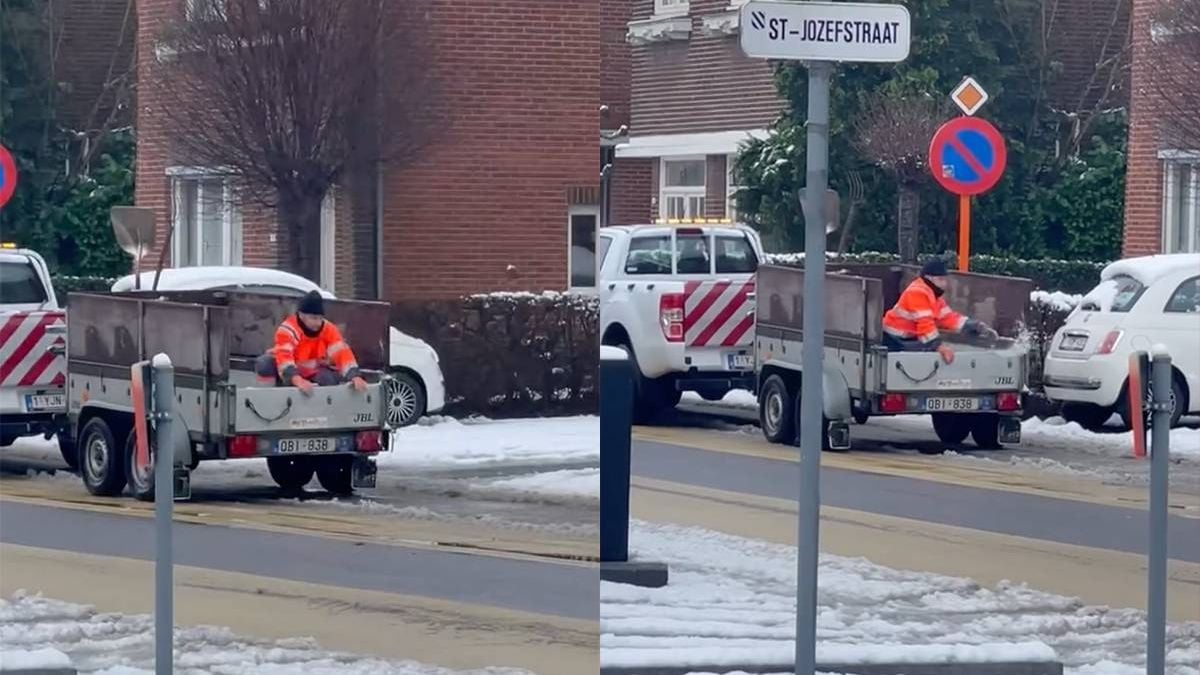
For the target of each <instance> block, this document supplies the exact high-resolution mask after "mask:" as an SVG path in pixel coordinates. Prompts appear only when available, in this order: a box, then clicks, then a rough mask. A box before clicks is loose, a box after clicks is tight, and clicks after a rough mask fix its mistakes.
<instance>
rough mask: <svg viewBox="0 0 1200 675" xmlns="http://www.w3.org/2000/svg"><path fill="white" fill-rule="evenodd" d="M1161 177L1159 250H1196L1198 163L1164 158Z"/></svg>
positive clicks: (1199, 245)
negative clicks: (1161, 204)
mask: <svg viewBox="0 0 1200 675" xmlns="http://www.w3.org/2000/svg"><path fill="white" fill-rule="evenodd" d="M1163 179H1164V186H1163V218H1162V223H1163V237H1162V242H1163V243H1162V249H1163V252H1164V253H1196V252H1200V163H1197V162H1186V161H1168V162H1166V163H1165V164H1164V171H1163Z"/></svg>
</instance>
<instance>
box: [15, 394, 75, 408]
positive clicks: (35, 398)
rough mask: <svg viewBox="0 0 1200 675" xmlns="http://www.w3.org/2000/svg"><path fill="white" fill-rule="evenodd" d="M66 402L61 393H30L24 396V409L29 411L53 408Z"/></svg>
mask: <svg viewBox="0 0 1200 675" xmlns="http://www.w3.org/2000/svg"><path fill="white" fill-rule="evenodd" d="M66 404H67V397H66V396H65V395H63V394H31V395H29V396H26V397H25V409H26V410H29V411H34V410H55V409H57V408H62V407H64V406H65V405H66Z"/></svg>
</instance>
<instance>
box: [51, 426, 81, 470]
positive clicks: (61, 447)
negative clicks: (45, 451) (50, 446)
mask: <svg viewBox="0 0 1200 675" xmlns="http://www.w3.org/2000/svg"><path fill="white" fill-rule="evenodd" d="M56 437H57V438H58V452H59V453H60V454H61V455H62V458H63V461H64V462H66V464H67V468H68V469H70V470H72V471H78V470H79V446H77V445H75V439H74V438H73V437H72V436H71V432H70V431H69V430H67V429H62V430H60V431H59V432H58V433H57V434H56Z"/></svg>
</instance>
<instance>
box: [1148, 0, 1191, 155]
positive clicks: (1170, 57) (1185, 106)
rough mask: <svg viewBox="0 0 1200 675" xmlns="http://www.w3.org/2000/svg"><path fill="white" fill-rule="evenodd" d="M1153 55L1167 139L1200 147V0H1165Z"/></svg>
mask: <svg viewBox="0 0 1200 675" xmlns="http://www.w3.org/2000/svg"><path fill="white" fill-rule="evenodd" d="M1162 3H1163V4H1162V6H1161V8H1160V10H1159V12H1158V13H1157V15H1156V16H1155V20H1154V28H1153V30H1152V33H1151V34H1152V35H1153V38H1154V39H1153V41H1152V43H1151V47H1150V54H1149V58H1150V60H1151V63H1153V64H1154V67H1153V69H1152V73H1151V76H1150V81H1151V86H1152V91H1153V94H1154V97H1155V98H1156V99H1157V102H1158V104H1159V107H1158V114H1159V118H1160V120H1161V122H1162V128H1161V129H1162V134H1163V136H1164V139H1163V140H1164V141H1167V142H1169V143H1172V144H1174V145H1176V146H1178V147H1179V148H1183V149H1189V150H1190V149H1197V148H1200V0H1162Z"/></svg>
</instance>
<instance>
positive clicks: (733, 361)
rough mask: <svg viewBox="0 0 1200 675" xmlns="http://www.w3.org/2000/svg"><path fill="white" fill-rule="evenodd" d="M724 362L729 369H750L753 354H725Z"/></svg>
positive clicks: (752, 364)
mask: <svg viewBox="0 0 1200 675" xmlns="http://www.w3.org/2000/svg"><path fill="white" fill-rule="evenodd" d="M725 364H726V365H727V366H729V370H750V369H751V368H753V367H754V355H753V354H726V355H725Z"/></svg>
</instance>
